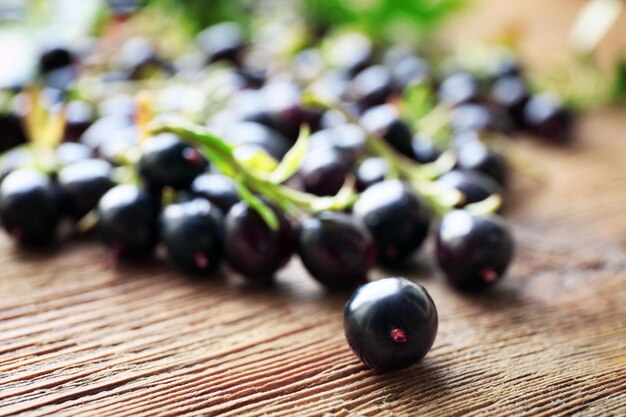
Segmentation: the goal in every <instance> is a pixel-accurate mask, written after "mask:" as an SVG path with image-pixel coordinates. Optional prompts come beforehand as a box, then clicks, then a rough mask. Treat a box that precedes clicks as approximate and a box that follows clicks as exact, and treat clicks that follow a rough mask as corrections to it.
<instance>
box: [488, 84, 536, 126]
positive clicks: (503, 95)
mask: <svg viewBox="0 0 626 417" xmlns="http://www.w3.org/2000/svg"><path fill="white" fill-rule="evenodd" d="M529 97H530V92H529V90H528V86H527V85H526V81H524V80H523V79H522V78H520V77H517V76H507V77H503V78H500V79H499V80H497V81H496V82H495V83H494V85H493V87H492V89H491V99H492V101H493V102H494V103H496V104H497V105H499V106H501V107H502V108H504V109H505V110H506V111H507V112H508V114H509V116H510V118H511V120H512V121H513V122H514V124H515V127H517V128H518V129H521V128H524V127H525V126H526V121H525V120H524V108H525V107H526V103H528V99H529Z"/></svg>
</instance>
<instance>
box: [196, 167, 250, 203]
mask: <svg viewBox="0 0 626 417" xmlns="http://www.w3.org/2000/svg"><path fill="white" fill-rule="evenodd" d="M191 194H192V195H193V196H194V197H199V198H203V199H205V200H208V201H209V202H211V203H212V204H214V205H215V206H217V208H219V209H220V210H221V211H222V213H228V212H229V211H230V209H231V208H232V207H233V206H234V205H235V204H237V203H238V202H240V201H241V197H240V196H239V193H238V192H237V187H236V186H235V183H234V182H233V180H232V179H230V178H228V177H227V176H225V175H221V174H209V173H207V174H202V175H200V176H199V177H197V178H196V179H195V180H193V182H192V183H191Z"/></svg>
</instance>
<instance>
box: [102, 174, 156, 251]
mask: <svg viewBox="0 0 626 417" xmlns="http://www.w3.org/2000/svg"><path fill="white" fill-rule="evenodd" d="M157 217H158V212H157V204H156V203H155V201H154V200H153V198H152V197H151V196H150V194H148V193H147V192H145V191H143V190H141V189H140V188H138V187H137V186H134V185H130V184H124V185H118V186H116V187H114V188H112V189H110V190H109V191H108V192H107V193H106V194H105V195H104V196H103V197H102V198H101V199H100V203H99V204H98V234H99V236H100V239H101V240H102V242H103V243H104V244H105V245H107V246H108V247H109V248H111V250H112V251H113V252H114V254H115V255H116V256H120V257H142V256H147V255H150V254H151V253H152V252H153V250H154V247H155V246H156V243H157Z"/></svg>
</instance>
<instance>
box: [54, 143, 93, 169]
mask: <svg viewBox="0 0 626 417" xmlns="http://www.w3.org/2000/svg"><path fill="white" fill-rule="evenodd" d="M54 153H55V156H56V162H57V165H58V166H61V167H65V166H68V165H72V164H74V163H76V162H80V161H84V160H86V159H91V158H93V151H92V150H91V148H90V147H89V146H87V145H83V144H82V143H73V142H66V143H62V144H60V145H59V146H58V147H57V148H56V150H55V151H54Z"/></svg>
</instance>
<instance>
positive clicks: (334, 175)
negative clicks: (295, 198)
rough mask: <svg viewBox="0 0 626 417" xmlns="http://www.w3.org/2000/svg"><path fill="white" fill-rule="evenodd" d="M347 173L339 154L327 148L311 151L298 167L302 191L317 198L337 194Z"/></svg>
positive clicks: (348, 167) (348, 171)
mask: <svg viewBox="0 0 626 417" xmlns="http://www.w3.org/2000/svg"><path fill="white" fill-rule="evenodd" d="M349 173H350V166H349V165H347V164H346V163H345V162H344V160H343V158H342V156H341V154H340V153H339V152H337V151H335V150H333V149H329V148H320V149H317V150H314V151H312V152H311V153H310V154H309V155H308V156H307V157H306V158H305V160H304V162H303V163H302V166H301V167H300V177H301V178H302V183H303V185H304V190H305V191H306V192H308V193H311V194H315V195H318V196H331V195H335V194H337V192H338V191H339V190H340V189H341V187H342V186H343V184H344V182H345V181H346V178H347V176H348V174H349Z"/></svg>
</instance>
